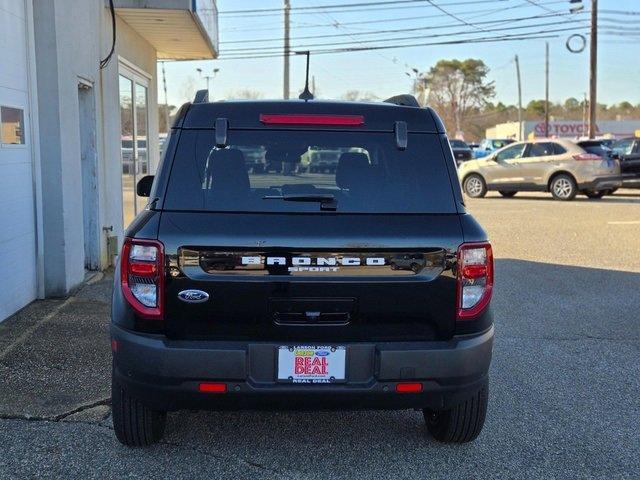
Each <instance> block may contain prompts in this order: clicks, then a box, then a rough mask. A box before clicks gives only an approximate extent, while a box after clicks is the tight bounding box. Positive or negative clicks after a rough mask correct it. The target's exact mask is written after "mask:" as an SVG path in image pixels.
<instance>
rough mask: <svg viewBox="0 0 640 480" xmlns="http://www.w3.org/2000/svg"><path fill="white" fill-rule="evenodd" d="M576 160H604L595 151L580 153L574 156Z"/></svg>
mask: <svg viewBox="0 0 640 480" xmlns="http://www.w3.org/2000/svg"><path fill="white" fill-rule="evenodd" d="M573 159H574V160H579V161H583V160H598V161H599V160H602V157H601V156H600V155H596V154H595V153H578V154H577V155H574V156H573Z"/></svg>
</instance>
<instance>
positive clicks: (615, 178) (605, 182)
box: [578, 175, 623, 191]
mask: <svg viewBox="0 0 640 480" xmlns="http://www.w3.org/2000/svg"><path fill="white" fill-rule="evenodd" d="M622 179H623V176H622V175H608V176H604V177H596V178H594V179H593V180H591V181H589V182H582V183H579V184H578V188H579V189H580V190H593V191H599V190H611V189H614V188H620V187H621V186H622Z"/></svg>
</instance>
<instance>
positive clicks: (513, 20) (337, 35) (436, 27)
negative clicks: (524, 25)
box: [220, 11, 613, 44]
mask: <svg viewBox="0 0 640 480" xmlns="http://www.w3.org/2000/svg"><path fill="white" fill-rule="evenodd" d="M582 13H588V11H583V12H582ZM567 15H572V14H570V13H562V12H558V13H557V14H555V15H549V14H542V15H534V16H527V17H517V18H507V19H501V20H483V21H480V22H474V23H475V24H476V25H492V24H500V23H506V22H511V23H516V22H522V21H527V20H537V19H547V18H553V17H561V16H567ZM573 21H574V22H577V20H573ZM612 21H613V20H612ZM459 26H460V24H459V23H449V24H446V25H425V26H422V27H413V28H395V29H388V30H375V31H367V32H354V33H333V34H324V35H305V36H301V37H291V38H290V39H291V40H308V39H316V38H323V39H324V38H341V37H353V36H368V35H381V34H386V33H401V32H418V31H421V30H441V29H447V28H454V27H459ZM532 26H535V25H532ZM281 41H282V38H281V37H278V38H260V39H251V40H249V39H247V40H236V41H227V42H220V43H221V44H246V43H263V42H281Z"/></svg>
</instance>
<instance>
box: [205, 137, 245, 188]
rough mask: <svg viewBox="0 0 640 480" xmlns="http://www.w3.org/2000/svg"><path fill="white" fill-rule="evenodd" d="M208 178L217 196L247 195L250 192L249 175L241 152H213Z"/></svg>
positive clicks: (233, 150)
mask: <svg viewBox="0 0 640 480" xmlns="http://www.w3.org/2000/svg"><path fill="white" fill-rule="evenodd" d="M209 161H210V162H212V163H211V167H210V169H209V172H208V176H209V177H210V181H211V190H213V193H214V194H215V195H216V196H217V195H221V194H222V195H229V196H237V195H246V194H247V193H248V192H249V174H248V173H247V167H246V166H245V163H244V155H243V154H242V152H241V151H240V150H235V149H228V148H225V149H220V150H214V151H212V152H211V157H210V158H209Z"/></svg>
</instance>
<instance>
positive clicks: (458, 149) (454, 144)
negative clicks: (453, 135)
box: [449, 139, 473, 165]
mask: <svg viewBox="0 0 640 480" xmlns="http://www.w3.org/2000/svg"><path fill="white" fill-rule="evenodd" d="M449 144H450V145H451V150H453V158H455V159H456V165H460V164H461V163H462V162H466V161H467V160H471V159H472V158H473V153H472V152H471V148H469V145H467V144H466V143H464V142H463V141H462V140H456V139H451V140H449Z"/></svg>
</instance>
